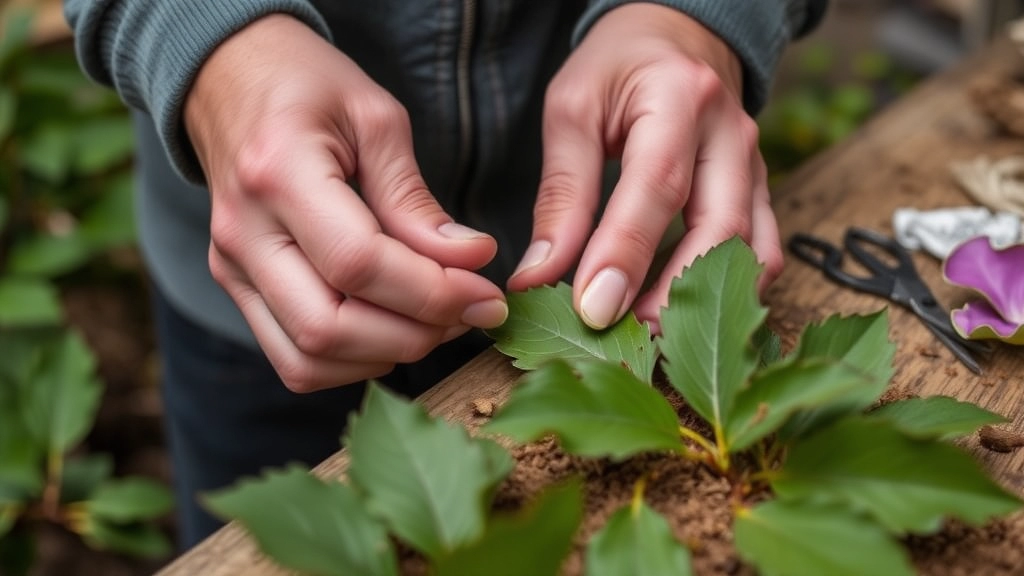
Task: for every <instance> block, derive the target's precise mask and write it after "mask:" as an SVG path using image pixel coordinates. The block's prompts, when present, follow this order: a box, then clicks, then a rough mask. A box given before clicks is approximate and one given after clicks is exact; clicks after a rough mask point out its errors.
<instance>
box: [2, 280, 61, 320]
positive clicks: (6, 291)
mask: <svg viewBox="0 0 1024 576" xmlns="http://www.w3.org/2000/svg"><path fill="white" fill-rule="evenodd" d="M63 315H64V314H63V312H62V310H61V305H60V297H59V296H58V294H57V289H56V288H55V287H54V286H53V285H52V284H50V283H49V282H46V281H44V280H37V279H34V278H11V277H6V278H2V277H0V328H11V327H19V326H46V325H56V324H59V323H60V322H61V320H62V319H63Z"/></svg>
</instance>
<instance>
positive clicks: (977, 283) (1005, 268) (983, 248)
mask: <svg viewBox="0 0 1024 576" xmlns="http://www.w3.org/2000/svg"><path fill="white" fill-rule="evenodd" d="M942 274H943V276H945V278H946V281H948V282H949V283H951V284H955V285H958V286H963V287H965V288H971V289H973V290H975V291H977V292H978V293H979V294H981V295H982V296H984V297H985V300H987V301H988V303H989V304H991V307H992V308H994V312H995V314H996V315H998V316H1000V317H1001V318H1002V319H1003V321H1004V322H1005V323H1007V324H1010V325H1015V326H1018V327H1019V326H1020V325H1022V324H1024V244H1014V245H1011V246H1008V247H1006V248H1001V249H996V248H993V247H992V245H991V243H990V242H989V239H988V237H987V236H978V237H976V238H972V239H970V240H967V241H965V242H963V243H961V244H960V245H958V246H957V247H956V248H954V249H953V251H952V252H950V254H949V256H947V257H946V260H945V262H943V266H942Z"/></svg>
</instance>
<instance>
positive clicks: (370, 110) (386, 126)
mask: <svg viewBox="0 0 1024 576" xmlns="http://www.w3.org/2000/svg"><path fill="white" fill-rule="evenodd" d="M357 106H358V112H357V113H356V114H354V115H353V118H358V119H359V126H360V128H361V130H360V132H361V133H362V134H363V135H365V137H367V138H378V137H382V136H383V135H386V134H390V133H392V132H394V131H396V130H397V131H401V132H411V130H412V128H411V126H412V124H411V121H410V120H409V112H408V111H407V110H406V109H405V107H404V106H402V105H401V104H400V103H399V102H398V100H395V99H394V97H392V96H391V95H390V94H388V93H387V92H384V91H380V92H374V94H373V95H372V96H370V97H368V98H365V99H363V100H361V101H359V102H358V104H357Z"/></svg>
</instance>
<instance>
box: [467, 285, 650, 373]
mask: <svg viewBox="0 0 1024 576" xmlns="http://www.w3.org/2000/svg"><path fill="white" fill-rule="evenodd" d="M506 298H507V300H508V320H506V321H505V323H504V324H502V325H501V326H499V327H497V328H494V329H492V330H488V331H487V335H488V336H490V337H491V338H493V339H494V341H495V342H494V347H495V348H497V349H498V350H499V351H500V352H501V353H502V354H505V355H506V356H511V357H512V358H514V359H515V360H514V361H513V362H512V364H513V365H514V366H516V367H517V368H520V369H522V370H533V369H536V368H537V367H538V366H540V365H541V364H543V363H544V362H546V361H548V360H554V359H559V360H573V359H590V358H601V359H604V360H608V361H610V362H613V363H615V364H619V363H622V364H624V365H626V366H627V367H629V369H630V371H632V372H633V374H635V375H636V376H637V377H638V378H640V379H641V380H643V381H644V382H650V381H651V374H652V373H653V371H654V361H655V356H656V354H657V352H656V349H655V347H654V342H653V341H652V340H651V332H650V329H649V328H648V327H647V325H646V324H641V323H640V322H638V321H637V319H636V317H635V316H634V315H633V314H632V313H630V314H627V315H626V316H625V317H624V318H623V319H622V320H620V321H619V322H618V323H616V324H615V325H613V326H611V327H609V328H607V329H605V330H601V331H598V330H594V329H593V328H590V327H589V326H587V325H586V324H584V323H583V321H582V320H580V317H579V315H577V314H576V311H575V310H573V307H572V287H570V286H569V285H567V284H565V283H564V282H560V283H559V284H558V285H557V286H540V287H537V288H532V289H530V290H527V291H526V292H513V293H510V294H508V295H507V296H506Z"/></svg>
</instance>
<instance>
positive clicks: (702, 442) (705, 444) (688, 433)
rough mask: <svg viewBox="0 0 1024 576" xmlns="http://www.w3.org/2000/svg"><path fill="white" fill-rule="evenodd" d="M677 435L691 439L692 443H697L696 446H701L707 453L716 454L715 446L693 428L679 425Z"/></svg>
mask: <svg viewBox="0 0 1024 576" xmlns="http://www.w3.org/2000/svg"><path fill="white" fill-rule="evenodd" d="M679 435H680V436H682V437H683V438H686V439H688V440H691V441H692V442H693V443H694V444H697V445H698V446H700V447H701V448H703V449H704V451H705V452H707V453H709V454H716V453H717V452H718V450H717V449H716V448H715V446H714V445H713V444H712V443H711V442H709V441H708V439H707V438H705V437H703V436H701V435H700V434H698V433H697V432H696V431H695V430H691V429H689V428H687V427H686V426H680V427H679ZM716 460H717V458H716Z"/></svg>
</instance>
